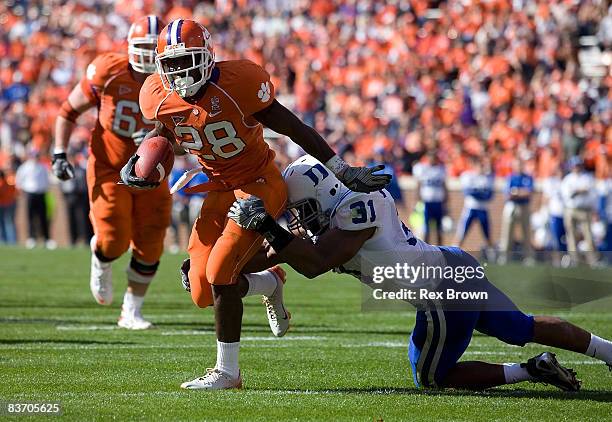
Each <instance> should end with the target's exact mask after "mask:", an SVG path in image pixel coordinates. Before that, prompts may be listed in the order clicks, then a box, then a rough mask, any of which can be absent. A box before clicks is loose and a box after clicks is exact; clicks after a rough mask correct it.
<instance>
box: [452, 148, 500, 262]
mask: <svg viewBox="0 0 612 422" xmlns="http://www.w3.org/2000/svg"><path fill="white" fill-rule="evenodd" d="M460 179H461V187H462V188H463V194H464V195H465V199H464V201H463V212H462V213H461V221H460V222H459V225H458V227H457V244H458V245H459V247H460V248H461V247H463V242H464V241H465V236H466V235H467V232H468V230H469V229H470V226H471V225H472V223H473V222H475V221H478V222H479V223H480V227H481V228H482V234H483V236H484V239H485V242H486V246H487V251H488V250H490V249H491V247H492V245H491V234H490V230H489V204H490V203H491V199H493V187H494V186H493V185H494V182H495V178H494V175H493V173H492V172H491V167H490V166H489V165H488V163H483V162H482V161H481V160H480V159H474V160H472V169H471V170H468V171H466V172H464V173H463V174H462V175H461V178H460Z"/></svg>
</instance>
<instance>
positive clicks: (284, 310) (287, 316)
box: [283, 306, 289, 319]
mask: <svg viewBox="0 0 612 422" xmlns="http://www.w3.org/2000/svg"><path fill="white" fill-rule="evenodd" d="M283 312H284V313H285V317H284V318H283V319H288V318H289V315H288V314H287V310H286V309H285V307H284V306H283Z"/></svg>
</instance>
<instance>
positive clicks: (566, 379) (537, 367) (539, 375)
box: [523, 352, 582, 391]
mask: <svg viewBox="0 0 612 422" xmlns="http://www.w3.org/2000/svg"><path fill="white" fill-rule="evenodd" d="M523 365H524V366H525V367H526V368H527V372H529V375H531V376H532V377H534V378H535V380H534V382H541V383H543V384H551V385H554V386H555V387H557V388H560V389H561V390H563V391H578V390H580V385H581V384H582V381H580V380H579V379H577V378H576V372H575V371H574V370H573V369H570V368H564V367H563V366H561V365H560V364H559V362H558V361H557V358H556V357H555V354H554V353H551V352H544V353H540V354H539V355H538V356H536V357H533V358H531V359H529V360H528V361H527V363H526V364H525V363H524V364H523Z"/></svg>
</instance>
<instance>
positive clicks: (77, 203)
mask: <svg viewBox="0 0 612 422" xmlns="http://www.w3.org/2000/svg"><path fill="white" fill-rule="evenodd" d="M68 158H69V159H70V162H71V163H72V164H73V167H74V177H73V178H72V179H70V180H66V181H63V182H62V183H61V185H60V187H61V190H62V193H63V194H64V202H65V204H66V212H67V214H68V226H69V231H70V245H71V246H73V247H74V246H76V244H77V242H78V241H79V239H80V240H81V241H82V242H83V243H84V244H85V245H86V246H89V241H90V239H91V238H92V237H93V228H92V226H91V221H90V220H89V197H88V195H87V174H86V168H87V162H86V160H85V159H84V158H83V157H80V156H75V154H70V157H68Z"/></svg>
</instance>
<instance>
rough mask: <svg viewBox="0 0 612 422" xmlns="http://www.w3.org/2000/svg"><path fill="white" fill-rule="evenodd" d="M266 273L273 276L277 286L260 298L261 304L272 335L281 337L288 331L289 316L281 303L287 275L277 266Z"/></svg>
mask: <svg viewBox="0 0 612 422" xmlns="http://www.w3.org/2000/svg"><path fill="white" fill-rule="evenodd" d="M268 271H270V272H271V273H272V274H274V276H275V277H276V281H277V283H278V285H277V286H276V290H274V293H272V294H271V295H270V296H262V302H263V304H264V305H265V306H266V313H267V315H268V323H269V324H270V330H272V334H274V335H275V336H276V337H282V336H284V335H285V333H286V332H287V330H288V329H289V320H290V319H291V314H290V313H289V312H287V310H286V309H285V305H284V303H283V286H284V284H285V279H286V276H287V273H286V272H285V270H283V269H282V268H281V267H279V266H278V265H275V266H274V267H272V268H270V269H269V270H268Z"/></svg>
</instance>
